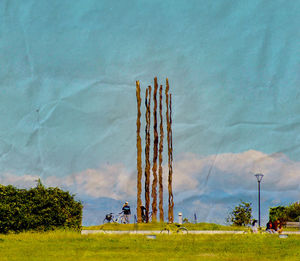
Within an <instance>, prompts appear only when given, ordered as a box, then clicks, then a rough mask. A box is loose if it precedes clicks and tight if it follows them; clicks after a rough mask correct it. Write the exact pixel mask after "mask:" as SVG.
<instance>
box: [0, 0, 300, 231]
mask: <svg viewBox="0 0 300 261" xmlns="http://www.w3.org/2000/svg"><path fill="white" fill-rule="evenodd" d="M299 21H300V1H295V0H285V1H282V0H274V1H261V0H260V1H258V0H252V1H246V0H239V1H235V0H218V1H204V0H203V1H202V0H197V1H193V0H189V1H183V0H181V1H179V0H172V1H170V0H164V1H156V0H151V1H145V0H135V1H133V0H128V1H116V0H113V1H112V0H109V1H104V0H101V1H97V0H84V1H83V0H78V1H75V2H74V1H69V0H53V1H46V0H28V1H18V0H2V1H0V39H1V41H0V61H1V66H0V90H1V95H0V113H1V117H2V120H1V124H0V183H1V184H4V185H6V184H13V185H15V186H17V187H32V186H34V185H35V180H36V179H37V178H41V180H42V182H43V183H44V184H45V185H46V186H58V187H60V188H62V189H66V190H69V191H70V192H72V193H73V194H76V198H78V199H79V200H81V201H82V202H83V203H84V212H83V213H84V215H83V224H85V225H94V224H97V223H99V222H101V221H102V219H103V217H104V215H105V213H108V212H111V211H118V210H120V209H121V207H122V204H123V202H124V201H129V202H130V204H131V206H132V207H133V209H134V207H135V205H136V96H135V95H136V94H135V81H136V80H139V81H140V83H141V88H142V97H144V96H145V89H146V87H147V86H148V85H149V84H151V85H153V78H154V77H155V76H157V77H158V82H159V84H165V79H166V77H168V78H169V82H170V92H171V93H172V97H173V101H172V106H173V125H172V128H173V150H174V152H173V154H174V185H173V187H174V201H175V217H176V216H177V212H183V216H184V217H188V218H189V219H191V217H192V216H193V214H194V213H196V214H197V218H198V221H203V222H204V221H205V222H217V223H224V222H225V218H226V216H227V214H228V212H229V211H230V210H231V209H232V208H233V207H234V206H235V205H237V204H239V202H240V200H244V201H248V202H251V203H252V207H253V215H254V217H257V181H256V179H255V177H254V173H257V172H261V173H263V174H264V175H265V176H264V178H263V180H262V186H261V188H262V194H261V200H262V218H263V222H266V221H267V218H268V209H269V207H273V206H278V205H282V204H283V205H284V204H290V203H293V202H295V201H298V200H299V199H300V187H299V185H300V147H299V145H300V136H299V134H298V133H299V132H300V103H299V102H298V100H299V96H300V89H299V86H300V74H299V72H300V51H299V46H300V31H299V25H300V22H299ZM143 112H144V108H143ZM142 126H144V119H143V121H142ZM142 132H143V131H142ZM142 135H143V134H142ZM142 138H143V137H142ZM164 157H165V158H164V163H166V161H167V157H166V155H165V156H164ZM164 170H165V171H164V173H165V174H164V175H165V176H164V180H166V179H167V176H166V175H167V174H166V173H167V168H166V166H164ZM165 199H167V198H166V197H165ZM166 204H167V201H166V202H165V205H166ZM165 207H167V205H166V206H165ZM175 220H176V218H175Z"/></svg>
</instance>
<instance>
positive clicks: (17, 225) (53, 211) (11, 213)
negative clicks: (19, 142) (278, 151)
mask: <svg viewBox="0 0 300 261" xmlns="http://www.w3.org/2000/svg"><path fill="white" fill-rule="evenodd" d="M81 220H82V204H81V203H80V202H77V201H75V199H74V195H70V193H69V192H65V191H63V190H61V189H59V188H45V187H44V186H43V185H42V183H41V182H40V181H38V184H37V186H36V187H35V188H31V189H28V190H25V189H17V188H15V187H13V186H11V185H8V186H3V185H0V233H7V232H9V231H14V232H21V231H28V230H38V231H47V230H53V229H55V228H71V229H80V228H81Z"/></svg>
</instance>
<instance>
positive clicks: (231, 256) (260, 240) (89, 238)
mask: <svg viewBox="0 0 300 261" xmlns="http://www.w3.org/2000/svg"><path fill="white" fill-rule="evenodd" d="M0 253H1V256H0V260H1V261H8V260H9V261H14V260H16V261H17V260H24V261H26V260H30V261H37V260H43V261H48V260H55V261H60V260H64V261H69V260H70V261H71V260H80V261H90V260H124V259H126V260H156V261H157V260H228V261H229V260H230V261H235V260H245V261H247V260H259V261H260V260H289V261H290V260H300V236H296V235H293V236H292V235H290V236H289V237H288V238H286V239H281V238H279V237H278V235H268V234H259V235H258V234H256V235H254V234H241V235H157V238H156V239H147V237H146V236H143V235H107V234H98V235H85V236H83V235H80V234H79V233H76V232H64V231H56V232H48V233H21V234H10V235H0Z"/></svg>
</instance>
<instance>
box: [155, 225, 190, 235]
mask: <svg viewBox="0 0 300 261" xmlns="http://www.w3.org/2000/svg"><path fill="white" fill-rule="evenodd" d="M170 232H171V234H172V233H177V234H188V232H189V231H188V229H187V228H186V227H184V226H182V225H180V224H166V226H165V227H164V228H163V229H162V230H161V231H160V233H161V234H164V233H168V235H169V234H170Z"/></svg>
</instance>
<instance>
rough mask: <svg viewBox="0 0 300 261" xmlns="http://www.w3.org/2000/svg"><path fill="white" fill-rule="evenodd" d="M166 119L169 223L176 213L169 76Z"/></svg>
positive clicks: (166, 91)
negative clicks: (173, 188)
mask: <svg viewBox="0 0 300 261" xmlns="http://www.w3.org/2000/svg"><path fill="white" fill-rule="evenodd" d="M165 95H166V120H167V140H168V166H169V175H168V193H169V201H168V203H169V204H168V221H169V223H173V221H174V215H173V207H174V203H173V192H172V174H173V169H172V157H173V156H172V146H171V144H172V134H171V131H172V129H171V117H170V111H171V106H170V107H169V96H170V95H169V81H168V78H167V80H166V90H165ZM170 104H171V103H170Z"/></svg>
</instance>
